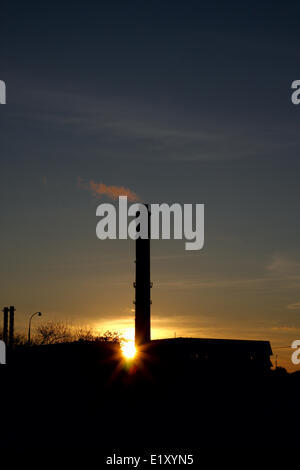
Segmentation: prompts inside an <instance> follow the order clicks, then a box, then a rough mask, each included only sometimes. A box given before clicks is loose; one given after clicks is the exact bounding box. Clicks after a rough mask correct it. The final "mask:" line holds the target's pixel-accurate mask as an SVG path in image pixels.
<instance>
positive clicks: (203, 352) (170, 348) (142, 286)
mask: <svg viewBox="0 0 300 470" xmlns="http://www.w3.org/2000/svg"><path fill="white" fill-rule="evenodd" d="M145 206H146V207H147V210H148V238H147V239H143V238H140V237H138V238H137V239H136V259H135V274H136V279H135V282H134V283H133V285H134V288H135V300H134V304H135V345H136V347H137V348H144V349H147V352H148V354H151V355H153V356H157V358H158V360H160V361H165V362H166V363H174V362H176V363H179V362H180V363H182V362H188V363H191V362H194V363H197V364H200V365H203V367H206V366H209V367H214V366H216V367H217V366H218V365H219V364H220V362H221V361H226V366H227V367H229V368H230V367H231V368H233V369H234V368H239V369H240V368H244V369H247V370H249V369H251V370H262V371H263V370H268V369H270V368H271V367H272V363H271V360H270V356H272V355H273V352H272V349H271V345H270V342H269V341H255V340H232V339H210V338H167V339H159V340H151V313H150V312H151V304H152V301H151V288H152V285H153V284H152V282H151V277H150V272H151V271H150V211H149V206H148V205H145ZM137 231H138V227H137Z"/></svg>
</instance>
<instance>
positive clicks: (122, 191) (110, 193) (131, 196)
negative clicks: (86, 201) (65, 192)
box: [78, 178, 140, 202]
mask: <svg viewBox="0 0 300 470" xmlns="http://www.w3.org/2000/svg"><path fill="white" fill-rule="evenodd" d="M78 186H79V187H80V188H82V189H87V190H89V191H91V192H92V193H93V194H94V195H95V196H106V197H108V198H109V199H112V200H113V201H115V200H116V199H118V197H119V196H127V198H128V200H129V201H132V202H134V201H139V200H140V198H139V197H138V195H137V194H136V193H135V192H134V191H132V190H131V189H129V188H125V187H124V186H114V185H112V186H108V185H106V184H104V183H96V182H95V181H88V182H85V181H84V180H83V179H82V178H78Z"/></svg>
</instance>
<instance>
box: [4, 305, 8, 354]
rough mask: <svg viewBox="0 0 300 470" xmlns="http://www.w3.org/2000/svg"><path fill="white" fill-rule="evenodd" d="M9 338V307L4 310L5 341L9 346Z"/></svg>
mask: <svg viewBox="0 0 300 470" xmlns="http://www.w3.org/2000/svg"><path fill="white" fill-rule="evenodd" d="M7 338H8V307H4V309H3V341H4V343H5V344H6V345H7Z"/></svg>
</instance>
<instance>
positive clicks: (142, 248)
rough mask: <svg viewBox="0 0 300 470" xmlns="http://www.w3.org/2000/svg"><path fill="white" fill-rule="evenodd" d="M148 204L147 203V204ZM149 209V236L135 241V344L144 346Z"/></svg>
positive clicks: (147, 331)
mask: <svg viewBox="0 0 300 470" xmlns="http://www.w3.org/2000/svg"><path fill="white" fill-rule="evenodd" d="M145 205H146V204H145ZM146 207H147V210H148V238H147V239H142V238H137V240H136V242H135V253H136V257H135V263H136V264H135V283H134V287H135V345H136V346H142V345H143V344H145V343H148V342H149V341H150V340H151V337H150V305H151V295H150V289H151V287H152V283H151V281H150V211H149V207H148V206H147V205H146Z"/></svg>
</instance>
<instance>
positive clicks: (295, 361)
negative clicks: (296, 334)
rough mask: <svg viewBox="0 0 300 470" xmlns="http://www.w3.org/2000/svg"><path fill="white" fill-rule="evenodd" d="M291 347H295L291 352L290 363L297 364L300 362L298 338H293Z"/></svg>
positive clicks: (299, 341)
mask: <svg viewBox="0 0 300 470" xmlns="http://www.w3.org/2000/svg"><path fill="white" fill-rule="evenodd" d="M291 348H293V349H296V351H294V352H293V354H292V357H291V360H292V363H293V364H295V365H296V366H297V365H299V364H300V339H295V341H293V342H292V345H291Z"/></svg>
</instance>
